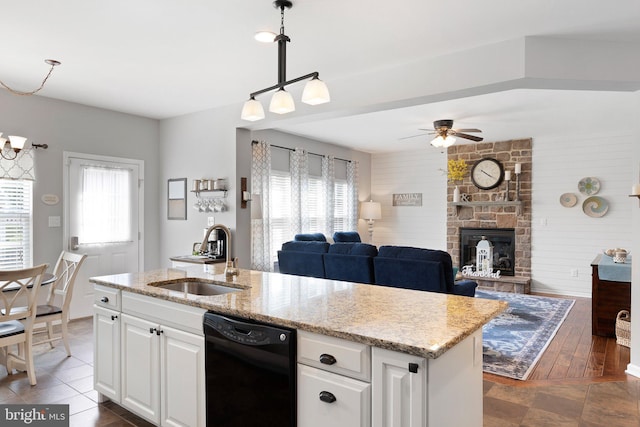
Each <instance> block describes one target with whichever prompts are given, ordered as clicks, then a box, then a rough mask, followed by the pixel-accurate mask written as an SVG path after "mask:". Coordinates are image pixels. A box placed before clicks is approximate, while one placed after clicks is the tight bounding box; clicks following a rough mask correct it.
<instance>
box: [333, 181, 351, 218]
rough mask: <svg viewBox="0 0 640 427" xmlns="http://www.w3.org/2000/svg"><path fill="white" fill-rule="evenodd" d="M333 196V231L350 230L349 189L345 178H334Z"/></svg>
mask: <svg viewBox="0 0 640 427" xmlns="http://www.w3.org/2000/svg"><path fill="white" fill-rule="evenodd" d="M334 187H335V190H334V193H335V196H334V201H333V231H351V230H349V215H348V206H349V201H348V199H347V198H348V196H349V191H348V188H347V180H346V179H341V180H339V179H336V182H335V185H334Z"/></svg>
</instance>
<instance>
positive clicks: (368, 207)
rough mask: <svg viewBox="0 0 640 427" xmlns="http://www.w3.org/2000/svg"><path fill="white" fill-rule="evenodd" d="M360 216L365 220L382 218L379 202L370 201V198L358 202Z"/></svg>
mask: <svg viewBox="0 0 640 427" xmlns="http://www.w3.org/2000/svg"><path fill="white" fill-rule="evenodd" d="M360 218H362V219H366V220H370V219H380V218H382V208H381V206H380V203H379V202H372V201H371V200H369V201H368V202H362V203H361V204H360Z"/></svg>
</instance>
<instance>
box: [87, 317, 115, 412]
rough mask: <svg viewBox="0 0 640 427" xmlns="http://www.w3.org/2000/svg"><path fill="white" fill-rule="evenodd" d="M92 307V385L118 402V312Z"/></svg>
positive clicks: (103, 394)
mask: <svg viewBox="0 0 640 427" xmlns="http://www.w3.org/2000/svg"><path fill="white" fill-rule="evenodd" d="M93 308H94V315H93V334H94V335H93V348H94V351H93V386H94V388H95V390H96V391H97V392H98V393H101V394H102V396H104V397H107V398H109V399H111V400H113V401H114V402H118V403H119V402H120V313H119V312H117V311H113V310H107V309H106V308H102V307H98V306H96V305H94V306H93ZM101 400H102V399H101Z"/></svg>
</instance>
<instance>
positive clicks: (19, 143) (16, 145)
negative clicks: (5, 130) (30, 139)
mask: <svg viewBox="0 0 640 427" xmlns="http://www.w3.org/2000/svg"><path fill="white" fill-rule="evenodd" d="M26 142H27V138H25V137H23V136H15V135H9V143H10V144H11V148H13V151H15V152H18V151H20V150H22V149H23V148H24V144H25V143H26Z"/></svg>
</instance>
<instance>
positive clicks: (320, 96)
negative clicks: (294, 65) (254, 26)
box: [240, 0, 330, 122]
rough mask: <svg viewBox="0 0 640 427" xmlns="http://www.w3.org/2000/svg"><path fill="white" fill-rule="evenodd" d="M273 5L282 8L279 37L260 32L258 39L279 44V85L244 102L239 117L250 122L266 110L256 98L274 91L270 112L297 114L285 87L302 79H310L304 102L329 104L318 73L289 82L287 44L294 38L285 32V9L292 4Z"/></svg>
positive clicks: (283, 0)
mask: <svg viewBox="0 0 640 427" xmlns="http://www.w3.org/2000/svg"><path fill="white" fill-rule="evenodd" d="M273 5H274V6H275V7H276V8H278V9H280V34H277V35H276V34H274V33H270V32H260V33H257V34H256V39H257V40H259V41H267V42H278V83H277V84H275V85H273V86H269V87H267V88H264V89H261V90H257V91H255V92H252V93H250V94H249V100H248V101H246V102H245V103H244V106H243V107H242V114H241V116H240V117H241V118H242V119H243V120H248V121H251V122H253V121H256V120H261V119H264V108H262V104H261V103H260V101H258V100H257V99H256V98H255V97H256V96H258V95H261V94H263V93H266V92H270V91H272V90H276V89H277V90H276V92H275V93H274V94H273V96H272V98H271V102H270V103H269V111H271V112H272V113H276V114H286V113H290V112H292V111H295V109H296V106H295V103H294V101H293V97H292V96H291V94H290V93H289V92H287V91H286V90H285V89H284V88H285V86H288V85H290V84H292V83H297V82H299V81H302V80H306V79H311V80H309V81H308V82H307V84H306V85H305V87H304V90H303V92H302V102H304V103H305V104H309V105H319V104H324V103H326V102H329V101H330V97H329V89H327V85H326V84H325V83H324V82H323V81H322V80H320V79H319V78H318V77H319V74H318V72H317V71H316V72H313V73H309V74H306V75H304V76H301V77H297V78H295V79H291V80H287V76H286V74H287V70H286V69H287V42H289V41H291V39H290V38H289V36H287V35H286V34H285V33H284V9H285V8H287V9H290V8H291V7H292V6H293V3H292V2H291V1H289V0H276V1H275V2H273Z"/></svg>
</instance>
